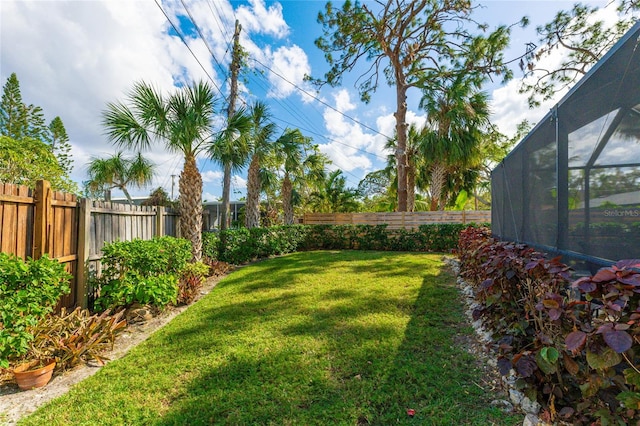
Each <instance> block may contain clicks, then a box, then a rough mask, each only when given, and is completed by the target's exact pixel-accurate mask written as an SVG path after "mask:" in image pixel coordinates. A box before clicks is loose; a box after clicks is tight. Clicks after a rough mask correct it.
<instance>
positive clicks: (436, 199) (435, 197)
mask: <svg viewBox="0 0 640 426" xmlns="http://www.w3.org/2000/svg"><path fill="white" fill-rule="evenodd" d="M446 177H447V169H446V167H445V165H444V164H443V163H441V162H439V161H437V162H435V163H434V164H433V166H431V211H436V210H442V205H441V204H442V203H441V202H440V201H441V199H442V191H443V188H444V182H445V179H446Z"/></svg>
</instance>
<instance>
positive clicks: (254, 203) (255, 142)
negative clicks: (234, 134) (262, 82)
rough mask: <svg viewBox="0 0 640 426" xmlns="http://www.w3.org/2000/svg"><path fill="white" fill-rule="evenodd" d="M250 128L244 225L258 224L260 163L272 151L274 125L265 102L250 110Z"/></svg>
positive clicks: (260, 185) (255, 105) (260, 186)
mask: <svg viewBox="0 0 640 426" xmlns="http://www.w3.org/2000/svg"><path fill="white" fill-rule="evenodd" d="M250 116H251V121H252V128H251V132H250V135H249V139H250V143H251V162H250V163H249V170H248V172H247V202H246V204H245V217H244V220H245V226H246V227H247V228H255V227H257V226H260V193H261V192H262V191H261V189H262V184H261V173H260V169H261V163H262V162H263V161H264V159H265V157H267V156H268V155H270V154H272V153H273V146H272V145H273V135H274V134H275V131H276V125H275V124H274V123H273V122H271V121H270V120H271V114H270V113H269V109H268V107H267V105H266V104H264V103H263V102H256V103H255V104H254V105H253V106H252V107H251V111H250Z"/></svg>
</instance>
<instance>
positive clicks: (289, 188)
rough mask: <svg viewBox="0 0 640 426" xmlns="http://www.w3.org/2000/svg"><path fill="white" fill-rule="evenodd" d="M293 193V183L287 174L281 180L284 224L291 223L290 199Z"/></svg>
mask: <svg viewBox="0 0 640 426" xmlns="http://www.w3.org/2000/svg"><path fill="white" fill-rule="evenodd" d="M292 194H293V185H292V184H291V179H289V175H288V174H287V175H285V176H284V180H283V181H282V208H283V210H284V224H285V225H293V202H292V200H291V198H292Z"/></svg>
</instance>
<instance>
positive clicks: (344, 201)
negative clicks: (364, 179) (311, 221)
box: [311, 170, 360, 213]
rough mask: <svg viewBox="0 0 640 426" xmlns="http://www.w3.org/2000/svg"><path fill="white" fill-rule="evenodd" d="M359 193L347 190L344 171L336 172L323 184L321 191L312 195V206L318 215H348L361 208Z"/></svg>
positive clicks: (330, 174)
mask: <svg viewBox="0 0 640 426" xmlns="http://www.w3.org/2000/svg"><path fill="white" fill-rule="evenodd" d="M357 198H358V191H357V190H356V189H353V188H347V179H346V178H345V177H344V176H343V175H342V170H334V171H333V172H331V173H329V176H328V177H327V178H326V179H325V180H324V182H322V185H321V186H320V188H319V190H317V191H314V192H312V193H311V205H312V206H313V207H314V210H315V211H316V212H318V213H347V212H355V211H358V209H359V208H360V203H358V200H357Z"/></svg>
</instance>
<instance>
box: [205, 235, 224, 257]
mask: <svg viewBox="0 0 640 426" xmlns="http://www.w3.org/2000/svg"><path fill="white" fill-rule="evenodd" d="M219 244H220V238H218V234H216V233H214V232H203V233H202V256H203V257H205V258H208V259H210V260H216V259H217V258H218V247H219Z"/></svg>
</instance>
